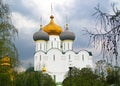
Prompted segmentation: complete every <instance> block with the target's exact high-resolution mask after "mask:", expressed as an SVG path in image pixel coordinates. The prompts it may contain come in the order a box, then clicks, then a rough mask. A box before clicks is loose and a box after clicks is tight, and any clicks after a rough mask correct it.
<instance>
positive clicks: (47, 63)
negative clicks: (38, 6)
mask: <svg viewBox="0 0 120 86" xmlns="http://www.w3.org/2000/svg"><path fill="white" fill-rule="evenodd" d="M75 38H76V36H75V34H74V33H73V32H72V31H71V30H70V29H69V27H68V24H66V27H65V30H63V29H62V28H61V27H60V26H59V25H57V24H56V23H55V22H54V16H53V15H51V16H50V22H49V23H48V24H47V25H45V26H43V27H42V25H40V29H39V30H38V31H37V32H36V33H34V35H33V39H34V41H35V54H34V70H35V71H44V72H45V73H48V74H49V75H51V76H52V78H53V79H54V80H55V81H56V83H61V82H62V81H63V80H64V79H65V75H66V73H67V72H68V71H69V67H77V68H79V69H81V68H84V67H90V68H92V67H93V60H92V59H93V58H92V53H91V52H89V51H87V50H80V51H79V52H75V51H73V42H74V40H75Z"/></svg>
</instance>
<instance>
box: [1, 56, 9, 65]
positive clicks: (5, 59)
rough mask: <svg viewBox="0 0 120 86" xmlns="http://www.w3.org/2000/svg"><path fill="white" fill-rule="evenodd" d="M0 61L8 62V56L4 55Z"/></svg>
mask: <svg viewBox="0 0 120 86" xmlns="http://www.w3.org/2000/svg"><path fill="white" fill-rule="evenodd" d="M1 61H2V63H10V58H9V57H8V56H4V57H3V58H2V59H1Z"/></svg>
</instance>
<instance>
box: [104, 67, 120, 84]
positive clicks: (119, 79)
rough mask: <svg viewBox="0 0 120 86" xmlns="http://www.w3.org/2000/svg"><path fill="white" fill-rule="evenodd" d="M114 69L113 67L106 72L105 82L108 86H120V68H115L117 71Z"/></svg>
mask: <svg viewBox="0 0 120 86" xmlns="http://www.w3.org/2000/svg"><path fill="white" fill-rule="evenodd" d="M115 68H116V67H113V68H112V69H111V71H110V72H108V74H107V76H106V82H107V83H108V84H109V85H112V84H114V85H116V86H119V85H120V68H119V67H117V69H115Z"/></svg>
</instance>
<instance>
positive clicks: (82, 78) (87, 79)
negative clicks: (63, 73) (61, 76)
mask: <svg viewBox="0 0 120 86" xmlns="http://www.w3.org/2000/svg"><path fill="white" fill-rule="evenodd" d="M69 72H70V71H69ZM69 72H68V76H67V77H66V78H65V80H64V81H63V86H70V81H71V83H72V86H108V85H107V84H106V83H105V82H103V81H101V80H100V77H99V76H98V75H96V74H94V73H93V71H92V70H91V69H90V68H83V69H81V70H80V69H77V68H72V70H71V77H70V76H69ZM70 79H71V80H70Z"/></svg>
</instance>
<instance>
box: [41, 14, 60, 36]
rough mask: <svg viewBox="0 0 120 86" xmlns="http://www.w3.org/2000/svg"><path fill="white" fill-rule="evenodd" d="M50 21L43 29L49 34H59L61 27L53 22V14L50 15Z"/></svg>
mask: <svg viewBox="0 0 120 86" xmlns="http://www.w3.org/2000/svg"><path fill="white" fill-rule="evenodd" d="M50 19H51V20H50V23H49V24H47V25H46V26H44V27H43V30H44V31H45V32H47V33H48V34H49V35H60V33H61V32H62V28H61V27H60V26H59V25H57V24H55V23H54V20H53V19H54V16H53V15H51V16H50Z"/></svg>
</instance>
